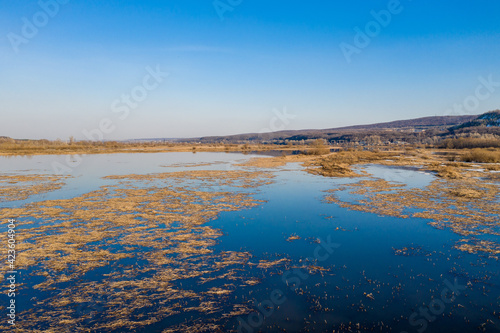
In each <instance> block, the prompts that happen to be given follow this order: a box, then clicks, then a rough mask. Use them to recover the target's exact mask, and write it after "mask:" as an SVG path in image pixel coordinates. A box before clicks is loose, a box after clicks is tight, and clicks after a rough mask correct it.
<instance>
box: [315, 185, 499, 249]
mask: <svg viewBox="0 0 500 333" xmlns="http://www.w3.org/2000/svg"><path fill="white" fill-rule="evenodd" d="M343 189H344V190H347V191H348V192H350V193H353V194H358V195H362V196H363V199H360V200H358V201H357V202H356V203H350V202H344V201H341V200H340V199H339V197H338V196H337V195H336V192H338V191H339V190H342V189H332V190H331V191H330V192H331V193H332V194H329V195H327V196H326V197H325V199H326V201H327V202H334V203H337V204H338V205H340V206H341V207H345V208H348V209H352V210H357V211H363V212H370V213H374V214H379V215H386V216H395V217H401V218H408V217H418V218H425V219H429V220H430V222H429V224H431V225H432V226H435V227H437V228H444V227H447V228H450V229H451V230H452V231H454V232H455V233H457V234H460V235H462V236H465V237H467V238H466V240H467V242H472V241H473V240H474V239H475V237H476V236H478V235H483V234H489V235H496V236H500V233H499V232H498V231H497V230H498V227H499V226H500V222H499V221H498V216H499V215H500V206H499V205H498V203H497V199H498V196H499V194H500V189H499V186H498V185H497V184H491V183H490V181H488V180H482V179H477V178H470V177H460V178H459V179H449V178H441V179H437V180H435V181H433V182H432V183H431V184H430V185H429V186H427V187H426V188H424V189H420V188H412V189H407V188H404V187H403V186H402V185H397V184H392V183H390V182H387V181H385V180H382V179H373V180H363V181H359V182H357V183H353V184H348V185H344V188H343ZM488 244H489V245H491V244H490V243H488V242H482V243H481V242H480V243H475V246H474V247H473V248H472V247H467V249H468V250H467V251H471V249H474V250H475V251H480V252H483V253H487V254H489V255H490V256H491V257H493V258H497V257H496V255H497V254H498V252H497V250H496V249H497V248H498V247H490V246H487V245H488ZM495 246H497V245H495ZM457 248H459V249H461V250H463V249H465V247H464V246H459V247H457Z"/></svg>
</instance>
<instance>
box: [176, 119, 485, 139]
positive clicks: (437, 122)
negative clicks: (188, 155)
mask: <svg viewBox="0 0 500 333" xmlns="http://www.w3.org/2000/svg"><path fill="white" fill-rule="evenodd" d="M478 117H480V116H478V115H466V116H434V117H423V118H416V119H408V120H397V121H391V122H384V123H377V124H369V125H356V126H346V127H338V128H328V129H306V130H288V131H278V132H272V133H246V134H237V135H228V136H209V137H201V138H193V139H190V140H183V141H197V142H203V143H212V142H229V143H241V142H245V141H258V142H274V143H278V142H283V141H302V140H304V141H308V140H314V139H325V140H328V141H330V142H333V141H353V140H355V141H359V140H363V138H364V137H366V136H374V135H375V136H381V137H382V139H384V138H387V139H388V140H393V141H394V140H396V141H401V140H405V137H408V136H412V135H410V134H409V133H422V132H426V131H429V130H431V133H435V132H442V131H447V130H448V129H449V128H450V127H453V126H459V125H462V124H464V123H467V122H472V121H474V120H475V119H477V118H478ZM398 133H399V134H398ZM405 133H406V134H405Z"/></svg>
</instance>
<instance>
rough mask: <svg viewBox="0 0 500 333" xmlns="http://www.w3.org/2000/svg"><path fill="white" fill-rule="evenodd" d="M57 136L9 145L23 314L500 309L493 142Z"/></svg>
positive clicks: (113, 323) (176, 325)
mask: <svg viewBox="0 0 500 333" xmlns="http://www.w3.org/2000/svg"><path fill="white" fill-rule="evenodd" d="M58 144H60V143H57V144H55V143H54V144H53V147H52V148H50V149H46V150H43V149H33V150H31V151H30V152H29V153H28V151H29V149H28V148H29V147H23V149H22V151H17V152H14V151H11V152H6V151H5V150H4V151H3V152H4V154H5V156H3V157H0V160H1V164H0V165H1V175H0V196H1V197H2V204H1V206H0V216H1V219H2V221H7V220H8V219H15V220H16V224H17V229H16V242H17V251H18V254H17V258H16V262H15V264H16V269H17V270H18V271H20V272H21V274H20V281H18V282H19V285H18V288H19V290H18V294H17V295H16V300H18V304H19V305H18V308H17V311H18V312H17V315H18V321H17V324H16V329H17V331H19V332H55V331H59V332H79V331H81V332H185V331H190V332H226V331H234V332H259V331H266V332H267V331H270V332H274V331H275V332H279V331H287V332H294V331H317V332H323V331H326V330H329V331H332V330H334V331H335V332H344V331H345V332H348V331H355V332H365V331H374V330H376V331H380V330H382V331H398V332H399V331H407V332H413V331H415V332H416V331H417V330H418V329H422V328H423V327H426V329H427V331H428V332H440V331H444V330H446V331H450V332H452V331H457V332H458V331H460V330H462V329H463V328H464V327H466V328H467V330H469V331H474V330H477V329H480V330H483V331H492V332H493V331H495V330H497V329H498V328H499V327H500V326H499V324H500V312H499V311H498V308H499V304H500V299H499V298H498V295H499V294H500V277H499V272H500V263H499V261H498V260H499V256H500V242H499V241H500V238H499V236H500V233H499V232H500V228H499V221H498V216H499V215H500V209H499V207H500V206H499V205H498V203H499V184H500V183H499V179H500V178H499V175H500V173H499V172H500V164H499V163H498V162H499V161H498V160H497V156H498V155H499V154H500V151H499V149H498V148H488V149H486V148H479V149H478V148H476V149H441V148H426V147H421V146H413V147H410V146H405V147H398V146H396V147H371V148H369V149H367V148H366V147H362V148H358V149H349V148H345V149H338V147H334V146H327V145H325V144H322V143H321V142H315V143H313V144H311V145H307V146H304V147H296V146H294V147H283V146H281V147H280V146H278V145H268V146H266V145H248V144H247V145H223V144H220V145H203V144H198V145H193V144H178V145H172V144H170V145H169V146H163V145H152V144H151V145H140V144H133V145H126V144H123V145H119V146H112V145H104V144H103V145H101V146H100V147H97V148H96V147H94V148H92V149H97V150H98V151H95V150H92V149H87V150H85V149H84V148H83V147H84V145H80V146H78V145H75V146H78V147H76V148H75V146H74V147H71V145H68V146H70V148H65V149H59V151H57V153H55V154H54V149H56V146H57V145H58ZM87 148H88V147H87ZM83 152H85V153H84V154H81V153H83ZM73 153H75V154H76V153H78V154H79V155H77V157H75V155H72V154H73ZM262 153H265V154H269V155H272V156H263V155H261V154H262ZM75 161H76V162H75ZM68 162H71V163H68ZM54 165H64V166H65V167H66V168H63V169H58V170H59V171H67V170H69V172H60V173H57V172H55V170H54V168H53V167H54ZM4 226H6V223H4V224H3V225H2V228H3V229H2V239H3V240H4V242H3V243H5V242H6V241H7V238H6V236H7V233H6V228H4ZM5 256H6V253H5ZM2 270H3V273H5V272H6V271H7V270H8V267H7V266H6V265H5V266H3V267H2ZM0 279H1V283H3V284H5V283H7V281H6V280H5V275H4V274H2V275H1V276H0ZM450 285H452V286H455V290H453V289H450V287H449V286H450ZM441 295H445V298H446V300H450V301H449V302H446V303H445V302H444V301H440V302H441V303H439V304H438V303H436V302H437V301H435V300H436V299H440V298H441ZM2 297H3V298H2V302H3V304H7V303H5V302H7V297H5V295H2ZM436 304H437V305H436ZM441 304H442V305H443V309H441V308H440V307H438V305H439V306H441ZM433 306H434V308H433ZM425 309H427V311H431V313H434V314H433V315H432V316H433V318H434V319H433V320H427V319H426V314H425V311H426V310H425ZM2 311H6V308H5V306H4V308H2ZM422 311H424V312H422ZM0 325H2V326H1V327H2V329H5V330H7V329H9V325H8V324H6V322H3V323H1V324H0ZM462 331H463V330H462Z"/></svg>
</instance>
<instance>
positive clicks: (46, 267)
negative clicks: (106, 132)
mask: <svg viewBox="0 0 500 333" xmlns="http://www.w3.org/2000/svg"><path fill="white" fill-rule="evenodd" d="M271 177H272V176H271V175H270V174H267V173H264V172H237V171H234V172H224V171H204V172H201V171H192V172H187V171H186V172H174V173H171V174H151V175H128V176H110V177H108V179H115V180H117V181H119V183H118V184H117V185H114V186H107V187H102V188H101V189H99V190H97V191H94V192H91V193H87V194H84V195H82V196H79V197H76V198H73V199H64V200H50V201H43V202H37V203H32V204H29V205H26V206H25V207H23V208H18V209H10V208H5V209H2V210H0V218H2V219H5V218H16V219H17V220H18V221H19V222H18V223H19V224H23V221H25V220H29V219H30V218H31V217H37V218H40V219H41V220H42V221H43V223H42V225H39V226H37V227H32V228H29V229H23V231H22V232H19V233H18V234H17V242H18V248H17V251H18V257H17V258H16V259H17V260H16V265H17V268H18V269H23V270H28V271H29V272H30V274H28V275H27V276H26V278H27V279H31V278H33V277H34V276H38V278H39V279H40V278H41V279H42V281H41V282H40V283H38V284H37V285H36V286H34V289H35V290H39V291H43V292H44V293H45V295H47V296H46V298H44V299H40V300H36V301H35V305H34V307H33V308H32V309H31V310H29V311H25V312H23V313H20V316H22V318H23V321H22V322H21V321H20V322H19V324H18V325H19V327H18V330H19V331H22V332H33V331H35V330H45V329H49V327H50V329H51V330H53V331H57V330H59V331H60V330H63V331H65V330H70V331H74V332H76V331H78V330H79V329H81V327H85V328H86V329H87V330H88V331H109V330H120V329H127V330H133V329H138V328H141V327H145V326H147V325H150V324H153V323H155V322H158V321H160V320H163V319H165V318H167V317H169V316H173V315H176V314H179V313H183V312H201V313H204V314H214V315H217V316H218V317H220V316H226V317H227V316H232V315H238V314H241V313H245V312H246V311H247V310H246V308H245V305H244V304H235V305H234V306H235V307H234V309H233V310H232V311H230V312H225V311H223V307H222V304H224V298H226V297H228V296H229V295H231V293H232V290H233V289H234V285H233V284H234V283H236V282H239V283H238V284H239V285H240V286H241V287H244V286H249V285H252V284H255V283H258V280H257V279H256V278H255V277H253V276H248V274H249V273H248V272H247V271H248V270H246V269H243V268H244V267H245V265H248V264H250V263H249V259H250V258H251V255H250V254H249V253H248V252H221V253H216V252H214V249H213V247H214V245H215V244H216V243H217V239H218V238H219V237H220V236H221V235H222V233H221V232H220V230H217V229H214V228H212V227H209V226H207V225H205V224H206V222H207V221H210V220H212V219H214V218H216V217H217V216H218V214H219V213H220V212H223V211H235V210H241V209H246V208H251V207H255V206H257V205H259V204H260V201H258V200H255V199H253V198H252V197H251V196H250V194H248V193H244V192H240V191H241V188H242V187H244V188H255V187H258V186H260V185H262V184H266V183H268V182H270V180H271ZM194 180H196V182H198V183H202V184H203V186H193V188H189V186H188V185H186V184H187V183H189V181H194ZM221 184H223V185H224V186H230V187H231V188H233V190H232V191H227V192H221V191H220V190H216V191H214V190H213V189H212V188H211V187H212V186H221ZM204 188H207V190H203V189H204ZM217 188H218V189H219V187H217ZM2 237H3V236H2ZM124 260H125V261H124ZM126 261H128V263H126ZM281 261H282V260H277V261H274V262H269V263H267V264H262V265H261V264H259V265H258V266H259V268H260V267H264V268H271V267H273V266H276V265H278V264H279V263H280V262H281ZM254 266H257V265H255V264H254ZM106 267H107V269H105V268H106ZM118 267H120V269H118ZM98 268H99V269H100V270H101V271H102V269H105V270H104V272H107V273H99V274H100V275H99V278H97V279H95V280H88V278H85V276H87V274H88V273H90V272H96V269H98ZM5 270H6V267H2V271H5ZM23 275H24V274H23ZM185 281H191V282H185ZM193 281H194V282H193ZM210 281H212V283H211V285H210V287H208V285H207V287H205V288H201V291H200V290H197V291H194V290H192V289H191V288H190V287H189V283H195V284H196V285H198V286H205V283H207V282H210ZM68 282H69V283H68ZM213 282H217V284H218V285H217V286H216V287H215V286H214V285H213ZM183 283H184V287H183ZM197 289H200V288H199V287H197ZM233 301H234V300H233ZM92 309H97V310H95V311H93V310H92ZM96 312H99V313H98V314H96ZM96 315H97V316H102V317H101V318H105V320H94V319H93V318H94V316H96ZM214 325H215V324H214ZM201 327H205V328H206V327H210V325H208V326H200V328H201ZM214 327H215V326H214Z"/></svg>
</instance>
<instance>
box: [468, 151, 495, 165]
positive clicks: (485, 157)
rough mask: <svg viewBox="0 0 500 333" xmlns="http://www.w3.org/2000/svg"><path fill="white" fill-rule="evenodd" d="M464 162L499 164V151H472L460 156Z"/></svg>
mask: <svg viewBox="0 0 500 333" xmlns="http://www.w3.org/2000/svg"><path fill="white" fill-rule="evenodd" d="M462 161H464V162H476V163H500V149H481V148H477V149H472V150H470V151H467V152H466V153H465V154H463V156H462Z"/></svg>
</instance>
